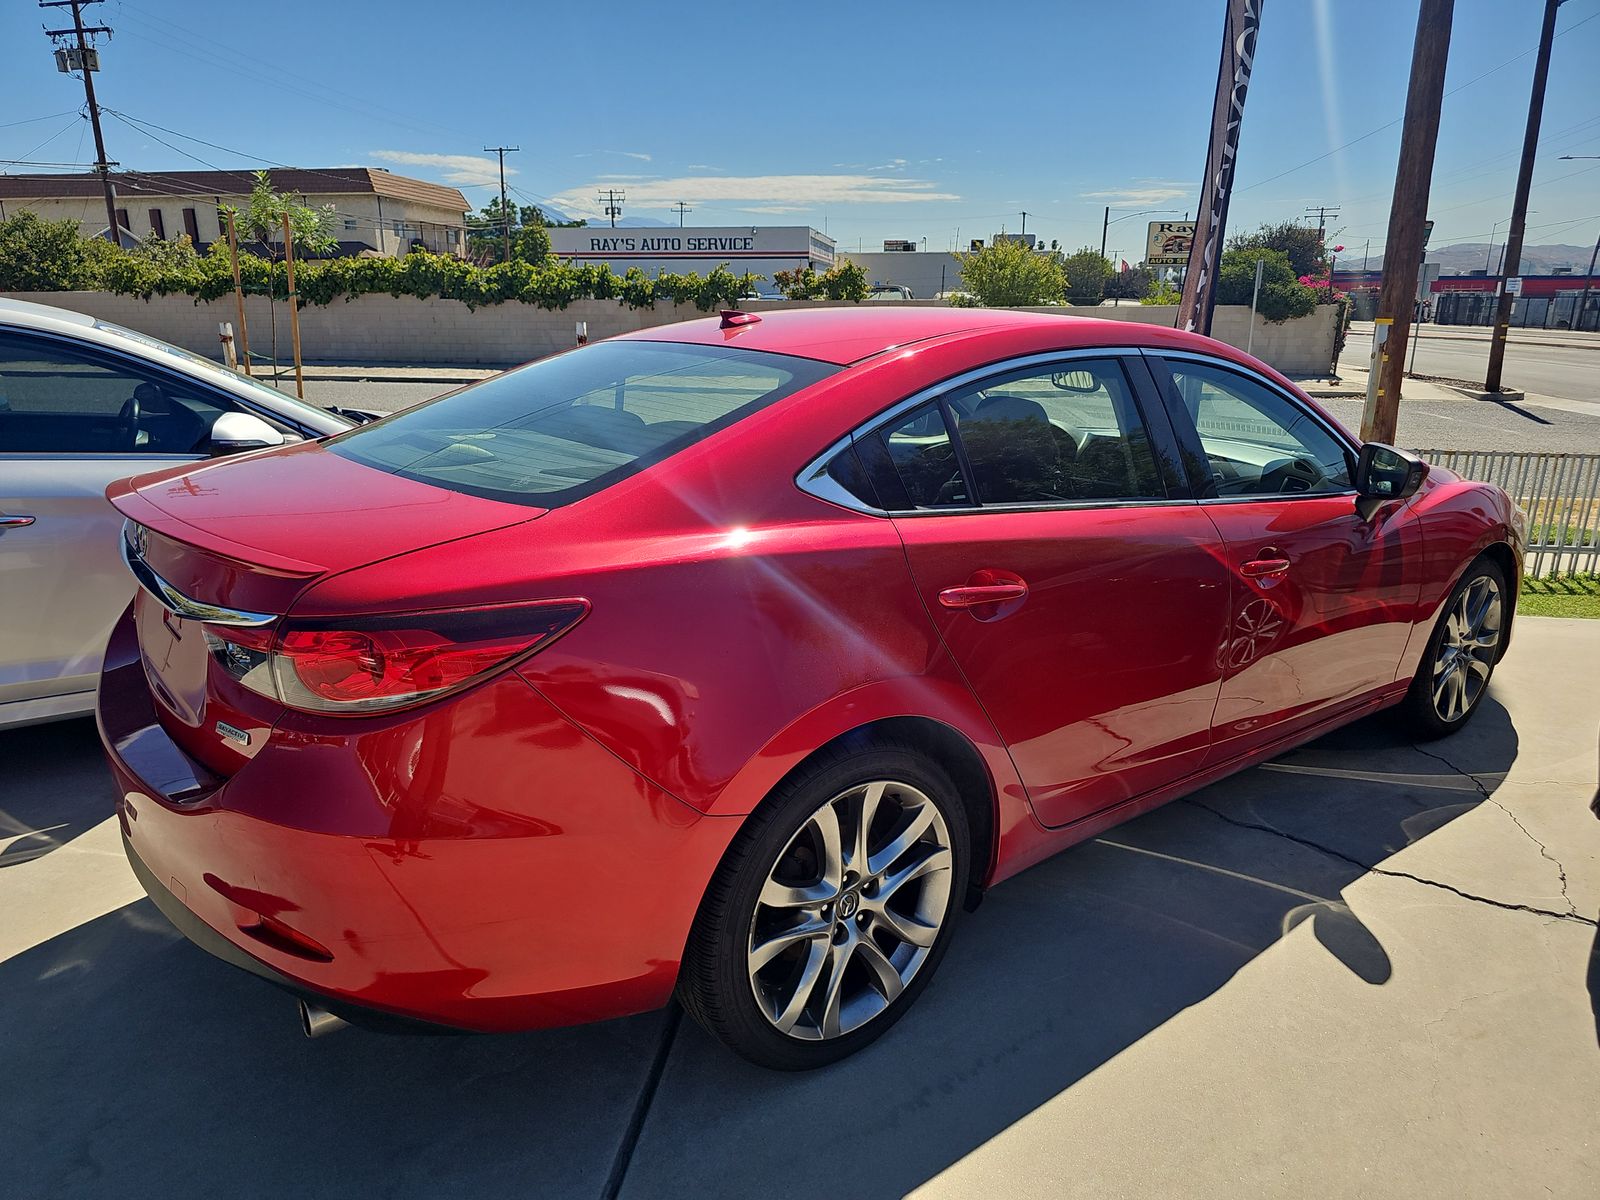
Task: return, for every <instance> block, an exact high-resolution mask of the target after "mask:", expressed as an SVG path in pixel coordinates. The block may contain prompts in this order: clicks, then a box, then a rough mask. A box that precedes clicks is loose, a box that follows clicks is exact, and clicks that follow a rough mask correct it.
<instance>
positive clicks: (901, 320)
mask: <svg viewBox="0 0 1600 1200" xmlns="http://www.w3.org/2000/svg"><path fill="white" fill-rule="evenodd" d="M752 315H753V316H757V317H759V318H760V319H759V320H758V321H754V322H752V323H750V324H741V325H733V326H728V327H726V328H724V326H723V324H722V319H721V318H720V317H707V318H705V319H703V320H698V321H684V322H682V323H680V324H677V325H657V326H654V327H652V328H649V329H640V330H635V331H633V332H630V333H624V334H620V335H618V336H619V337H621V338H627V339H631V340H635V341H654V342H690V343H694V344H698V345H712V346H736V347H738V348H740V349H744V350H762V351H766V352H768V353H771V354H792V355H795V356H796V357H799V358H812V359H817V360H819V361H821V362H829V363H835V364H837V365H839V366H846V365H849V364H851V363H857V362H860V361H861V360H862V359H865V358H870V357H872V356H873V355H875V354H882V353H883V352H885V351H887V350H893V349H895V348H896V347H899V346H905V345H909V344H910V343H912V342H924V341H927V340H929V339H930V338H942V337H954V336H956V335H959V334H970V333H974V332H979V331H1000V330H1016V329H1030V328H1031V329H1035V330H1042V329H1045V328H1049V329H1051V330H1053V331H1054V333H1055V335H1056V336H1055V339H1053V340H1056V342H1057V345H1059V346H1060V347H1061V348H1063V349H1075V348H1078V347H1092V346H1097V345H1110V344H1115V345H1120V346H1128V345H1139V346H1146V345H1147V346H1169V347H1170V346H1194V345H1196V344H1197V343H1198V345H1199V347H1201V348H1213V347H1214V346H1215V343H1212V342H1210V341H1209V339H1205V338H1197V337H1196V336H1195V335H1193V334H1187V333H1183V332H1180V331H1178V330H1173V329H1168V328H1166V327H1165V326H1156V325H1147V324H1144V323H1142V322H1138V321H1112V320H1109V319H1107V318H1104V317H1076V316H1069V315H1067V314H1065V313H1060V314H1057V313H1037V312H1019V311H1016V310H1013V309H1003V308H924V307H921V306H920V305H918V304H917V303H916V302H915V301H911V302H910V303H909V304H904V303H902V304H894V305H885V306H884V307H882V308H876V307H872V308H863V307H859V306H857V305H853V304H852V305H847V306H843V307H820V306H819V307H816V308H803V309H782V310H774V311H769V312H759V313H754V314H752Z"/></svg>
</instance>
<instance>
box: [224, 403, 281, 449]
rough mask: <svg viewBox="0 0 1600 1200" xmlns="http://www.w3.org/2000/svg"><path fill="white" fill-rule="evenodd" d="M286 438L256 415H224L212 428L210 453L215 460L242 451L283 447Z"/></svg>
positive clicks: (239, 413) (238, 413)
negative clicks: (219, 456) (220, 456)
mask: <svg viewBox="0 0 1600 1200" xmlns="http://www.w3.org/2000/svg"><path fill="white" fill-rule="evenodd" d="M284 440H285V439H284V436H283V434H282V433H280V432H279V431H278V430H276V429H274V428H273V427H272V426H271V425H268V424H267V423H266V422H265V421H263V420H262V419H261V418H260V417H258V416H256V415H255V414H254V413H242V412H231V413H223V414H222V415H221V416H220V417H218V418H217V419H216V421H215V422H214V423H213V424H212V426H211V444H210V447H209V448H210V451H211V455H212V457H213V458H215V457H217V456H218V455H222V454H237V453H239V451H241V450H264V449H266V448H267V447H268V446H281V445H283V443H284Z"/></svg>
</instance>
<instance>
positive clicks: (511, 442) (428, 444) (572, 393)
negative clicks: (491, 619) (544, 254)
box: [325, 341, 838, 507]
mask: <svg viewBox="0 0 1600 1200" xmlns="http://www.w3.org/2000/svg"><path fill="white" fill-rule="evenodd" d="M836 370H838V368H837V367H835V366H833V365H831V364H828V363H820V362H814V361H812V360H810V359H804V358H792V357H789V356H788V355H781V354H763V353H758V352H755V351H749V350H735V349H730V348H728V347H725V346H691V345H683V344H679V343H674V342H642V341H640V342H636V341H616V342H597V343H596V344H594V345H592V346H586V347H584V348H583V349H581V350H574V351H572V352H571V353H568V354H561V355H557V356H555V357H553V358H547V359H543V360H542V361H540V362H536V363H532V364H530V365H528V366H526V367H521V368H519V369H518V370H515V371H508V372H506V373H505V374H504V375H496V376H495V377H494V378H492V379H486V380H484V381H483V382H482V383H479V384H474V385H473V386H471V387H468V388H463V389H462V390H461V391H459V392H454V393H452V394H451V395H449V396H445V397H443V398H441V399H439V400H435V401H433V402H432V403H429V404H424V405H421V406H419V407H417V408H413V409H409V410H408V411H406V412H403V413H399V414H397V415H396V416H393V417H389V418H387V419H385V420H382V421H379V422H377V423H375V424H372V425H366V426H363V427H361V428H358V429H355V430H352V431H350V432H349V433H346V434H341V435H340V436H339V437H336V438H334V439H332V440H331V441H329V442H327V443H325V445H326V446H327V447H328V449H329V450H331V451H333V452H334V453H335V454H339V455H342V456H343V457H345V458H349V459H352V460H353V461H355V462H359V463H362V464H363V465H365V466H369V467H375V468H377V469H378V470H382V471H388V472H390V473H391V474H394V475H401V476H404V477H405V478H407V479H416V480H419V481H421V482H423V483H431V484H434V485H436V486H438V487H443V488H449V489H450V490H452V491H457V492H466V493H469V494H471V495H475V496H486V497H489V498H490V499H494V500H509V501H511V502H513V503H520V504H535V505H539V506H541V507H552V506H555V505H559V504H570V503H572V502H573V501H574V500H579V499H582V498H583V497H584V496H587V495H591V494H593V493H594V492H597V491H599V490H600V489H602V488H605V487H608V486H609V485H610V484H612V483H615V482H616V481H617V480H619V479H623V478H625V477H626V476H628V475H631V474H633V473H635V472H636V471H639V470H642V469H643V468H644V467H646V466H649V465H651V464H653V463H657V462H660V461H661V460H662V459H664V458H667V457H669V456H670V455H672V454H675V453H677V452H678V451H679V450H681V449H683V448H684V447H685V446H688V445H690V444H692V443H693V442H696V441H698V440H699V439H701V438H703V437H705V436H706V435H707V434H710V433H712V432H714V431H716V430H718V429H722V428H725V427H726V426H728V425H731V424H733V423H734V422H735V421H738V420H740V419H742V418H743V417H746V416H748V415H750V414H751V413H753V412H755V411H757V410H759V409H761V408H764V407H766V406H767V405H769V404H772V403H774V402H775V401H777V400H781V399H782V398H783V397H785V396H788V395H790V394H792V393H794V392H797V391H799V390H800V389H801V388H804V387H809V386H810V385H811V384H813V383H816V382H817V381H819V380H821V379H824V378H826V377H827V376H828V375H830V374H832V373H833V372H834V371H836Z"/></svg>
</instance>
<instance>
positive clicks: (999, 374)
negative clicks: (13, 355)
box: [99, 308, 1523, 1068]
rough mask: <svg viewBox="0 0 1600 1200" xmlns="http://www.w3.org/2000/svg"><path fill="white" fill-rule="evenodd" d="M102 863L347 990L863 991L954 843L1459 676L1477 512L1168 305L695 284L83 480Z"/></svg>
mask: <svg viewBox="0 0 1600 1200" xmlns="http://www.w3.org/2000/svg"><path fill="white" fill-rule="evenodd" d="M109 494H110V499H111V501H112V503H113V504H114V505H115V506H116V507H117V508H118V509H120V510H121V512H122V513H123V514H124V516H125V517H126V518H127V524H126V527H125V538H124V544H123V554H124V556H125V558H126V560H127V563H128V565H129V567H130V568H131V569H132V572H133V574H134V576H135V577H136V578H137V579H138V581H139V584H140V587H139V589H138V591H137V595H136V600H135V602H134V603H133V605H132V606H131V607H130V608H129V609H128V611H127V612H126V613H125V614H124V615H123V617H122V619H121V621H120V623H119V624H118V625H117V626H116V629H115V632H114V633H113V634H112V637H111V641H110V646H109V649H108V651H107V656H106V663H105V670H104V675H103V678H102V681H101V688H100V704H99V719H100V728H101V733H102V737H103V740H104V743H105V747H106V751H107V753H108V754H109V756H110V759H111V763H112V765H113V767H114V769H115V771H116V774H117V777H118V779H119V781H120V786H119V788H118V792H119V794H120V797H121V798H120V800H119V802H118V804H119V814H120V818H121V826H122V832H123V836H124V838H125V840H126V844H127V850H128V855H129V858H130V860H131V861H132V864H133V867H134V869H135V871H136V872H137V874H138V875H139V878H140V879H141V880H142V882H143V884H144V886H145V888H146V889H147V890H148V891H149V893H150V895H151V896H152V897H153V898H154V900H155V901H156V903H157V904H158V905H159V906H160V907H161V908H162V909H163V911H165V912H166V913H167V915H168V916H169V917H170V918H171V919H172V920H173V922H174V923H175V924H177V925H178V926H179V927H180V928H182V929H183V930H184V931H185V932H186V933H187V934H188V935H189V936H190V937H191V938H193V939H194V940H195V941H197V942H199V943H200V944H201V945H202V946H204V947H206V948H207V949H210V950H211V951H213V952H214V953H216V954H218V955H221V956H223V957H225V958H227V959H229V960H230V961H233V962H234V963H236V964H238V965H240V966H242V967H245V968H247V969H248V970H251V971H253V972H255V973H256V974H258V975H261V976H264V977H266V978H267V979H270V980H272V981H274V982H276V983H278V984H280V985H282V986H283V987H285V988H287V989H289V990H290V991H291V992H293V993H295V994H297V995H298V997H299V999H300V1007H301V1016H302V1018H303V1019H304V1020H305V1021H306V1022H307V1026H308V1030H310V1031H316V1030H320V1029H324V1028H328V1027H331V1026H336V1025H337V1024H338V1023H340V1021H341V1020H349V1021H365V1022H368V1023H375V1024H388V1025H402V1026H410V1027H421V1028H437V1027H441V1026H443V1027H451V1028H457V1029H467V1030H478V1031H499V1030H521V1029H529V1028H535V1027H541V1026H552V1025H561V1024H568V1023H573V1022H582V1021H593V1020H597V1019H600V1018H607V1017H616V1016H621V1015H623V1014H627V1013H637V1012H640V1011H644V1010H648V1009H652V1008H656V1007H659V1006H661V1005H663V1004H666V1003H668V1002H669V1001H670V1000H671V999H672V998H673V996H674V995H676V996H677V997H678V998H679V999H680V1000H681V1001H682V1003H683V1004H684V1006H685V1007H686V1008H687V1009H688V1010H689V1012H690V1013H692V1014H693V1015H694V1016H695V1017H696V1018H698V1019H699V1020H700V1021H701V1022H702V1023H703V1024H704V1025H705V1026H706V1028H707V1029H709V1030H710V1031H711V1032H712V1033H713V1034H715V1035H716V1036H717V1037H719V1038H720V1039H722V1040H723V1041H724V1042H725V1043H727V1044H728V1045H729V1046H730V1047H732V1048H733V1049H734V1050H735V1051H737V1052H738V1053H740V1054H743V1055H745V1056H746V1057H748V1058H750V1059H752V1060H754V1061H755V1062H758V1063H762V1064H765V1065H767V1066H771V1067H779V1068H804V1067H813V1066H817V1065H819V1064H822V1063H826V1062H829V1061H831V1060H834V1059H837V1058H839V1057H841V1056H843V1055H846V1054H849V1053H851V1052H852V1051H855V1050H857V1049H859V1048H861V1047H862V1046H863V1045H865V1044H867V1043H868V1042H870V1041H872V1040H873V1039H875V1038H877V1037H878V1036H880V1035H881V1034H883V1033H884V1031H885V1030H887V1029H888V1028H889V1027H890V1026H891V1025H892V1024H893V1023H894V1022H895V1021H896V1020H897V1019H898V1018H899V1017H901V1016H902V1015H903V1014H904V1013H905V1011H906V1009H907V1008H908V1007H909V1006H910V1005H911V1004H912V1002H913V1001H914V1000H915V998H916V996H917V994H918V993H919V992H920V991H921V990H922V989H923V988H924V987H926V986H927V985H928V983H929V980H930V978H931V977H932V976H933V974H934V972H935V970H936V968H937V967H938V965H939V961H940V958H941V957H942V956H943V954H944V953H945V951H946V949H947V948H948V946H949V943H950V938H951V935H952V934H953V932H954V930H955V926H956V924H957V923H958V921H959V920H961V919H963V914H964V912H966V911H968V910H970V909H972V908H973V907H974V906H975V904H976V902H977V900H978V899H979V898H980V896H981V895H982V893H983V892H984V890H985V889H987V888H989V887H991V886H993V885H994V884H996V883H999V882H1000V881H1002V880H1004V879H1005V878H1006V877H1008V876H1010V875H1014V874H1016V873H1017V872H1019V871H1021V870H1023V869H1024V868H1025V867H1027V866H1029V865H1030V864H1032V863H1036V862H1038V861H1039V860H1041V859H1043V858H1045V857H1046V856H1048V855H1051V854H1054V853H1055V852H1057V851H1059V850H1061V849H1063V848H1065V847H1067V846H1070V845H1072V844H1073V843H1075V842H1079V841H1082V840H1083V839H1085V838H1088V837H1091V836H1093V835H1094V834H1096V833H1097V832H1099V831H1100V830H1103V829H1105V828H1106V827H1108V826H1110V825H1113V824H1115V823H1117V822H1119V821H1124V820H1127V819H1128V818H1130V817H1133V816H1135V815H1137V814H1139V813H1143V812H1146V811H1148V810H1150V809H1151V808H1154V807H1155V806H1157V805H1159V804H1162V803H1164V802H1165V801H1167V800H1170V799H1172V798H1174V797H1175V796H1178V795H1181V794H1183V793H1185V792H1190V791H1193V790H1194V789H1196V788H1199V787H1201V786H1203V785H1205V784H1207V783H1210V782H1212V781H1213V780H1216V779H1218V778H1220V777H1222V776H1225V775H1228V774H1229V773H1231V772H1234V771H1238V770H1240V769H1242V768H1244V767H1247V766H1249V765H1251V764H1252V763H1256V762H1259V761H1261V760H1262V759H1265V758H1268V757H1270V756H1272V755H1276V754H1281V753H1282V752H1283V751H1285V750H1287V749H1289V748H1290V747H1293V746H1295V745H1298V744H1299V743H1302V742H1305V741H1307V740H1309V739H1311V738H1314V737H1317V736H1318V735H1319V734H1322V733H1325V732H1326V731H1328V730H1330V729H1332V728H1334V727H1336V726H1339V725H1343V724H1345V723H1347V722H1349V721H1353V720H1355V719H1356V718H1358V717H1361V716H1364V715H1366V714H1368V713H1371V712H1373V711H1375V710H1377V709H1382V708H1386V707H1390V706H1394V707H1397V708H1398V709H1400V710H1402V711H1403V715H1404V716H1405V717H1406V718H1407V719H1409V721H1410V722H1411V723H1412V724H1413V725H1414V726H1415V727H1416V728H1417V729H1418V730H1420V731H1421V732H1422V733H1424V734H1426V735H1444V734H1449V733H1451V732H1453V731H1455V730H1457V729H1459V728H1461V727H1462V725H1463V724H1465V723H1466V722H1467V721H1469V720H1470V719H1471V718H1472V715H1473V712H1474V710H1475V709H1477V708H1478V707H1479V706H1480V705H1481V704H1482V703H1483V699H1484V695H1485V690H1486V688H1487V686H1488V682H1489V679H1490V676H1491V675H1492V673H1493V671H1494V668H1495V664H1496V662H1497V661H1498V660H1499V658H1500V657H1501V655H1502V654H1504V652H1505V649H1506V646H1507V641H1508V637H1509V635H1510V632H1511V622H1512V612H1513V603H1512V598H1513V596H1514V595H1515V592H1516V587H1517V582H1518V578H1519V575H1520V573H1521V560H1522V546H1523V533H1522V516H1521V514H1520V512H1519V511H1518V510H1517V509H1516V508H1515V507H1514V506H1513V505H1512V503H1511V502H1510V501H1509V500H1508V499H1507V497H1506V495H1505V494H1504V493H1503V492H1501V491H1499V490H1498V489H1496V488H1493V487H1489V486H1485V485H1482V484H1476V483H1468V482H1465V481H1463V480H1461V479H1459V478H1457V477H1456V476H1454V475H1452V474H1450V473H1449V472H1447V471H1444V470H1441V469H1439V468H1437V467H1435V468H1431V469H1430V467H1429V466H1428V465H1427V464H1426V463H1424V462H1422V461H1421V460H1419V459H1417V458H1415V457H1413V456H1411V455H1409V454H1406V453H1403V452H1401V451H1398V450H1395V449H1393V448H1390V447H1388V446H1382V445H1365V446H1363V445H1361V444H1359V443H1357V442H1356V441H1354V440H1353V439H1352V438H1351V437H1350V436H1349V435H1348V434H1347V433H1346V432H1345V431H1344V430H1343V429H1342V428H1341V427H1340V426H1339V425H1338V424H1337V423H1336V422H1334V421H1332V420H1330V419H1329V418H1328V417H1327V416H1326V415H1325V414H1324V413H1323V412H1322V411H1321V410H1320V409H1318V408H1317V406H1316V405H1315V404H1313V403H1312V402H1311V401H1310V400H1308V399H1307V398H1306V397H1305V396H1304V395H1303V394H1302V393H1301V392H1300V391H1299V390H1297V389H1296V388H1295V387H1294V385H1293V384H1291V383H1290V382H1289V381H1287V380H1286V379H1284V378H1283V377H1282V376H1280V375H1278V374H1277V373H1276V372H1274V371H1272V370H1270V369H1269V368H1267V367H1264V366H1263V365H1261V364H1260V363H1258V362H1256V361H1254V360H1253V359H1251V358H1249V357H1248V356H1246V355H1243V354H1241V353H1239V352H1237V351H1235V350H1232V349H1230V348H1228V347H1226V346H1223V345H1221V344H1219V343H1217V342H1213V341H1210V340H1208V339H1205V338H1200V337H1194V336H1190V335H1187V334H1184V333H1179V332H1175V331H1172V330H1167V329H1160V328H1155V327H1152V326H1145V325H1136V324H1127V323H1120V322H1110V321H1101V320H1094V319H1081V318H1072V317H1058V316H1045V315H1038V314H1024V313H1012V312H997V311H983V310H973V309H948V310H929V309H910V310H907V309H899V310H893V309H886V310H877V311H865V310H859V309H855V308H834V309H821V310H814V311H790V312H772V313H768V314H764V315H762V316H760V317H757V316H754V315H750V314H746V313H741V312H732V311H730V312H727V313H724V314H723V315H722V317H721V318H720V319H718V318H711V319H707V320H701V321H694V322H690V323H687V324H683V325H676V326H669V327H665V328H657V329H652V330H647V331H644V332H640V333H637V334H631V335H627V336H623V337H619V338H614V339H611V340H608V341H604V342H599V343H597V344H594V345H590V346H586V347H583V348H580V349H577V350H574V351H571V352H569V353H566V354H562V355H559V356H556V357H553V358H548V359H545V360H543V361H541V362H537V363H534V364H532V365H530V366H526V367H523V368H521V369H519V370H516V371H512V372H509V373H507V374H504V375H501V376H497V377H495V378H493V379H490V380H487V381H484V382H482V383H479V384H477V385H475V386H472V387H469V388H466V389H464V390H462V391H460V392H457V393H455V394H453V395H451V396H449V397H446V398H442V399H439V400H437V401H434V402H432V403H428V404H425V405H422V406H420V407H417V408H414V409H411V410H409V411H407V412H404V413H400V414H397V415H395V416H392V417H389V418H387V419H385V420H381V421H378V422H376V423H374V424H370V425H366V426H363V427H361V428H358V429H354V430H351V431H350V432H346V433H342V434H339V435H337V436H334V437H330V438H327V439H324V440H322V441H317V442H306V443H304V444H301V445H296V446H289V447H285V448H282V449H279V450H274V451H267V452H264V453H261V454H256V455H251V456H249V457H248V458H246V459H243V460H237V461H233V462H229V461H219V462H208V463H185V464H182V465H180V466H177V467H174V468H172V469H169V470H166V471H161V472H157V473H155V474H150V475H145V476H142V477H140V478H137V479H133V480H131V481H127V482H123V483H119V484H116V485H114V486H113V487H112V488H111V489H110V493H109Z"/></svg>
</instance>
